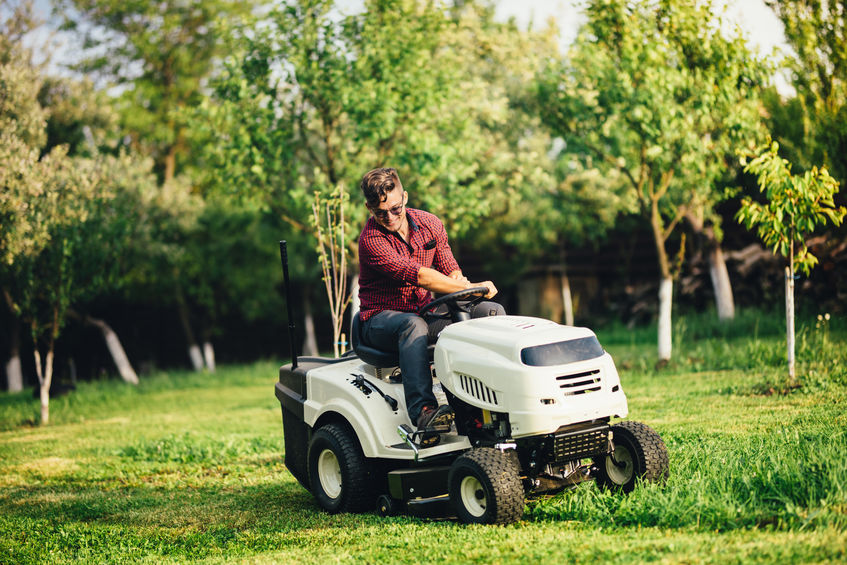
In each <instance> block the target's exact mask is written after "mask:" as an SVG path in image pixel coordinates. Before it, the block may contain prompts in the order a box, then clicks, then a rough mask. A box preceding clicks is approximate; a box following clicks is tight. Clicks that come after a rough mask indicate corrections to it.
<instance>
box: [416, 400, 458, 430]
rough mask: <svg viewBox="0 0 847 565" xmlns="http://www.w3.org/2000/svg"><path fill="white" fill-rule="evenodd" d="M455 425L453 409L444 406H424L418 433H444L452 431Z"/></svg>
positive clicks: (419, 420) (419, 418) (419, 417)
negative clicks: (451, 428)
mask: <svg viewBox="0 0 847 565" xmlns="http://www.w3.org/2000/svg"><path fill="white" fill-rule="evenodd" d="M451 423H453V409H452V408H450V407H449V406H447V405H446V404H442V405H441V406H439V407H438V408H434V407H432V406H424V407H423V409H422V410H421V415H420V416H418V431H424V430H426V431H433V432H439V433H444V432H448V431H450V424H451Z"/></svg>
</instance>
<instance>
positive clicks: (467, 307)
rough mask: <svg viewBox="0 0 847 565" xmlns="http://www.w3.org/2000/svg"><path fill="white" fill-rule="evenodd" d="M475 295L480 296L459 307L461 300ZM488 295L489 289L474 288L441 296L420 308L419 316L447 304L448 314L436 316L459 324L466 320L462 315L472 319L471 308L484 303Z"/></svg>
mask: <svg viewBox="0 0 847 565" xmlns="http://www.w3.org/2000/svg"><path fill="white" fill-rule="evenodd" d="M474 294H476V295H478V296H477V297H476V298H474V299H472V300H470V301H468V303H467V304H463V305H459V300H461V299H463V298H467V297H468V296H473V295H474ZM486 294H488V287H485V286H474V287H471V288H466V289H464V290H459V291H456V292H451V293H450V294H445V295H444V296H440V297H438V298H436V299H435V300H433V301H431V302H429V303H428V304H425V305H423V306H421V307H420V308H418V316H423V315H424V314H426V313H427V312H429V311H430V310H432V309H434V308H437V307H438V306H441V305H442V304H446V305H447V312H445V313H443V314H438V315H436V316H437V317H439V318H444V319H447V320H453V321H454V322H458V321H460V320H463V319H466V317H465V316H461V315H460V314H462V313H464V314H467V316H468V317H470V313H471V308H472V307H474V306H476V305H477V304H479V303H480V302H482V301H483V300H484V299H485V295H486Z"/></svg>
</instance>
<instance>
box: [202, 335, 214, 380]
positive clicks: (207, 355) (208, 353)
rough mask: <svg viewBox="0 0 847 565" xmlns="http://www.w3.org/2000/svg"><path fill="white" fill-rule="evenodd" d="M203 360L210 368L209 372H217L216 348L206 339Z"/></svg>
mask: <svg viewBox="0 0 847 565" xmlns="http://www.w3.org/2000/svg"><path fill="white" fill-rule="evenodd" d="M203 361H205V363H206V368H207V369H209V372H211V373H214V372H215V348H214V347H213V346H212V342H211V341H209V340H206V341H204V342H203Z"/></svg>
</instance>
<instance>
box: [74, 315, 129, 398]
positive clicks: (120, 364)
mask: <svg viewBox="0 0 847 565" xmlns="http://www.w3.org/2000/svg"><path fill="white" fill-rule="evenodd" d="M85 321H86V322H88V323H89V324H91V325H92V326H95V327H96V328H97V329H99V330H100V332H101V333H102V334H103V339H104V340H105V341H106V347H107V348H108V349H109V354H110V355H111V356H112V361H114V362H115V367H117V368H118V374H119V375H120V376H121V379H123V380H124V382H127V383H130V384H133V385H137V384H138V375H137V374H136V373H135V369H133V368H132V364H131V363H130V362H129V358H128V357H127V356H126V351H124V348H123V345H121V340H120V339H119V338H118V334H116V333H115V330H113V329H112V327H111V326H110V325H109V324H107V323H106V322H105V321H103V320H98V319H97V318H92V317H91V316H88V317H86V318H85Z"/></svg>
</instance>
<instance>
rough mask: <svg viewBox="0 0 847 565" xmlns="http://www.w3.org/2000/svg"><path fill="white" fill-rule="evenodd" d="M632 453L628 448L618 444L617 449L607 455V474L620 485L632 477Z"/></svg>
mask: <svg viewBox="0 0 847 565" xmlns="http://www.w3.org/2000/svg"><path fill="white" fill-rule="evenodd" d="M632 469H633V464H632V454H631V453H630V452H629V450H628V449H626V448H624V447H622V446H620V445H616V446H615V451H614V452H613V453H612V454H611V455H609V456H607V457H606V474H608V475H609V478H610V479H612V481H614V482H615V484H618V485H624V484H626V483H627V482H629V480H630V479H631V478H632V472H633V471H632Z"/></svg>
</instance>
